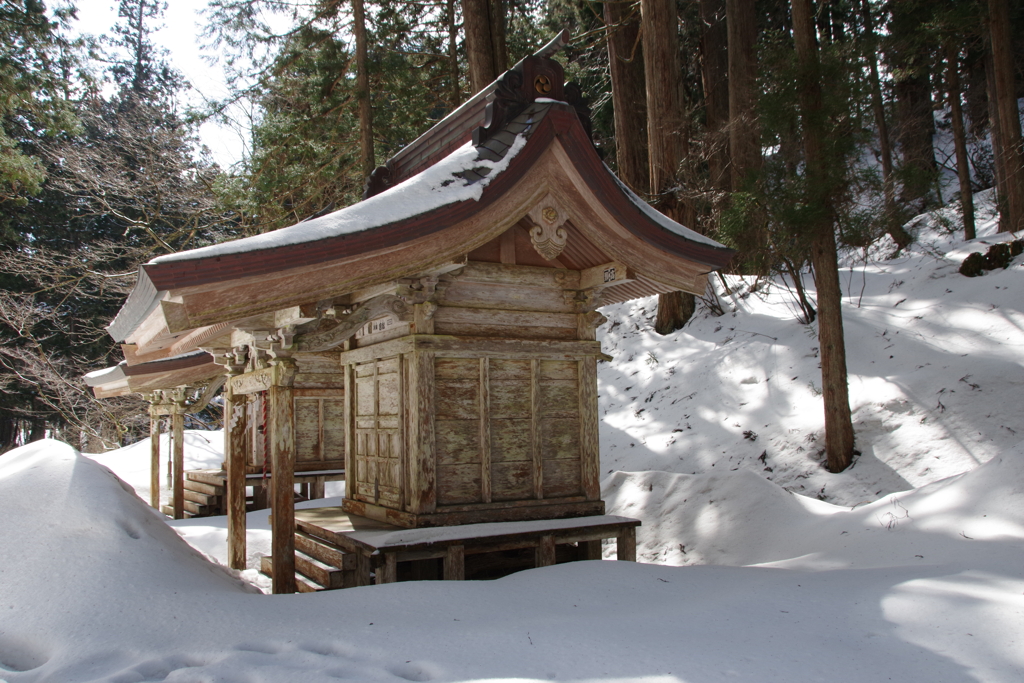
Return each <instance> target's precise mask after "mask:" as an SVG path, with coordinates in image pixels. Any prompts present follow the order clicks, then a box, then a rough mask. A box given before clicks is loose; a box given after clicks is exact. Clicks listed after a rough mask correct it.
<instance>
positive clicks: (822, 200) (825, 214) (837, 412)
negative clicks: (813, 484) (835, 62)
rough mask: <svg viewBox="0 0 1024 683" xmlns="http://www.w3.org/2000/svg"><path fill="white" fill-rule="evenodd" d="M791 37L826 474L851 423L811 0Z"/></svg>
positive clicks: (798, 13) (846, 460)
mask: <svg viewBox="0 0 1024 683" xmlns="http://www.w3.org/2000/svg"><path fill="white" fill-rule="evenodd" d="M792 9H793V38H794V42H795V44H796V56H797V64H798V68H799V70H800V83H799V100H800V118H801V121H802V124H803V138H804V161H805V164H806V173H807V187H808V190H807V192H808V197H807V199H808V204H809V205H810V206H811V207H813V208H815V209H817V210H816V211H815V212H814V214H813V215H814V218H813V220H814V221H815V224H814V225H812V226H810V227H811V234H812V241H811V263H812V264H813V265H814V276H815V284H816V285H817V290H818V343H819V351H820V354H821V385H822V391H823V393H824V399H825V453H826V457H827V463H828V469H829V471H830V472H842V471H843V470H845V469H846V468H847V467H849V466H850V462H851V461H852V459H853V421H852V418H851V415H850V397H849V387H848V385H847V373H846V347H845V344H844V341H843V312H842V290H841V289H840V285H839V265H838V254H837V253H836V237H835V230H834V228H833V224H832V207H831V204H832V202H831V196H830V194H831V189H830V184H829V182H828V180H827V172H826V169H825V164H826V163H827V161H826V159H825V157H824V151H823V130H824V125H823V124H824V122H823V121H822V116H823V114H822V94H821V76H820V69H819V66H818V44H817V40H816V37H815V26H814V7H813V6H812V3H811V0H793V1H792Z"/></svg>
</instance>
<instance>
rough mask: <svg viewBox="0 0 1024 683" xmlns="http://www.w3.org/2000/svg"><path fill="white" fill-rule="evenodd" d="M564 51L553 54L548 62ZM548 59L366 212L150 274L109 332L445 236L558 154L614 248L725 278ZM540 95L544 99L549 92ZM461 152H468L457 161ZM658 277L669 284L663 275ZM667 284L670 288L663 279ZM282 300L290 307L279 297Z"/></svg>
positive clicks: (533, 64) (469, 107)
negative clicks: (633, 179) (164, 310)
mask: <svg viewBox="0 0 1024 683" xmlns="http://www.w3.org/2000/svg"><path fill="white" fill-rule="evenodd" d="M560 39H561V37H560ZM560 39H556V41H552V44H551V45H549V46H548V47H547V48H545V50H547V52H548V53H550V52H551V49H552V48H551V46H552V45H556V43H558V42H559V40H560ZM556 47H557V45H556ZM545 50H542V51H541V52H539V53H538V54H537V55H533V56H531V57H528V58H526V59H525V60H523V61H522V62H520V63H519V64H517V65H516V67H514V68H513V69H511V70H509V71H508V72H506V73H505V74H503V76H502V77H501V78H499V79H498V80H497V81H495V83H493V84H492V85H491V86H489V87H488V88H487V89H485V90H484V91H482V93H480V94H478V95H477V96H475V97H474V98H472V99H471V100H470V101H469V102H467V103H466V104H465V105H463V106H462V107H460V108H459V109H457V110H456V111H454V112H452V114H451V115H449V116H448V117H446V118H445V119H444V120H443V121H441V122H440V123H439V124H437V125H435V126H434V127H433V128H431V130H430V131H428V132H427V133H425V134H424V135H423V136H421V137H420V138H418V139H417V140H416V141H415V142H413V143H412V144H411V145H409V147H407V148H406V149H405V150H402V152H399V154H398V155H396V156H395V157H394V158H392V159H391V160H389V161H388V162H387V163H386V164H385V165H384V166H382V167H380V168H378V169H377V170H376V171H375V172H374V174H373V175H372V176H371V178H370V179H369V180H368V182H367V193H366V194H365V195H364V197H366V198H365V199H364V200H363V201H361V202H358V203H356V204H353V205H351V206H349V207H346V208H343V209H341V210H338V211H334V212H332V213H329V214H327V215H324V216H319V217H316V218H312V219H309V220H306V221H302V222H300V223H298V224H296V225H293V226H290V227H287V228H282V229H280V230H276V231H273V232H269V233H265V234H261V235H255V236H252V237H247V238H242V239H237V240H233V241H229V242H224V243H222V244H216V245H212V246H208V247H202V248H199V249H193V250H189V251H184V252H180V253H176V254H168V255H165V256H160V257H157V258H155V259H153V260H152V261H150V262H149V263H146V264H144V265H143V266H142V268H141V269H140V275H139V280H138V282H137V284H136V287H135V289H134V290H133V292H132V294H131V295H130V296H129V298H128V301H126V302H125V305H124V306H123V307H122V309H121V311H120V312H119V313H118V315H117V317H115V319H114V320H113V321H112V322H111V324H110V326H108V331H109V333H110V334H111V336H113V337H114V338H115V339H117V340H118V341H124V340H126V339H128V338H129V337H130V336H131V335H133V334H136V333H137V331H138V330H139V329H140V326H142V325H143V323H144V321H146V320H149V319H151V318H152V317H153V316H160V315H161V314H160V312H159V311H157V310H156V309H157V308H158V307H161V305H162V303H163V304H164V305H167V304H170V305H176V304H173V303H172V300H173V299H174V296H177V294H176V293H180V292H188V291H198V290H200V289H206V290H209V288H211V287H222V286H228V285H229V284H230V283H235V282H242V281H245V280H247V279H248V280H249V281H251V280H252V278H257V277H263V276H265V277H283V275H282V274H284V273H289V272H295V273H297V272H299V271H301V270H303V269H305V270H308V269H311V268H312V269H316V268H323V267H324V266H325V265H327V264H339V263H352V262H353V259H368V258H369V259H372V258H378V257H380V256H381V255H383V254H387V253H389V252H394V251H395V250H396V249H398V248H399V247H402V246H403V245H410V244H417V243H420V242H421V241H422V240H423V239H425V238H429V237H430V236H432V235H435V234H437V235H440V234H441V233H442V232H443V231H445V230H447V229H448V226H451V225H456V224H459V223H460V222H463V223H464V222H465V221H467V220H470V219H471V217H472V216H474V215H475V214H477V213H478V212H481V211H483V210H484V208H485V207H487V206H488V205H491V204H494V203H495V202H498V201H500V198H501V197H502V196H503V195H504V193H506V192H507V191H508V190H509V189H510V188H511V187H513V186H514V185H515V183H516V182H517V181H518V180H519V179H520V178H522V177H524V176H525V175H526V174H529V173H530V172H531V169H533V168H534V166H533V165H534V164H535V163H536V162H537V160H538V159H539V158H540V157H541V155H542V154H543V153H544V150H546V149H548V148H549V147H551V146H552V145H556V146H560V148H561V149H564V150H565V153H566V154H568V155H569V157H570V159H569V161H570V163H571V164H572V165H573V166H574V167H575V171H574V172H575V173H578V174H579V177H580V178H582V182H583V183H585V185H586V186H587V187H589V188H590V190H589V192H591V195H590V196H591V197H593V198H594V199H596V200H597V201H598V202H599V203H600V204H601V205H602V209H601V210H602V211H605V214H604V215H606V216H609V217H610V218H611V219H612V220H613V221H614V222H616V223H617V224H619V225H621V226H622V227H623V228H624V230H623V231H622V232H621V233H620V235H621V236H620V237H617V238H616V239H622V236H624V235H628V234H632V237H629V239H633V238H639V239H640V240H642V241H643V242H646V243H647V244H649V245H651V246H652V247H654V248H656V249H659V250H660V251H661V252H663V253H665V254H667V255H671V256H673V257H675V258H682V259H685V260H686V262H688V263H690V264H693V265H695V266H698V267H700V268H702V269H704V272H707V271H711V270H715V269H718V268H721V267H724V266H725V265H726V264H727V263H728V261H729V260H730V258H731V256H732V254H733V252H732V251H731V250H730V249H727V248H725V247H723V246H722V245H720V244H718V243H717V242H715V241H714V240H712V239H710V238H708V237H706V236H704V235H701V234H699V233H697V232H695V231H693V230H690V229H689V228H686V227H684V226H682V225H680V224H678V223H676V222H675V221H673V220H671V219H669V218H668V217H666V216H664V215H663V214H661V213H659V212H658V211H656V210H655V209H653V208H651V207H650V206H649V205H648V204H647V203H646V202H645V201H644V200H643V199H641V198H639V197H637V196H636V195H635V194H634V193H633V192H631V191H630V190H629V189H628V188H627V187H626V186H625V185H624V184H622V183H621V182H620V181H619V180H618V179H617V178H616V177H615V176H614V174H613V173H612V172H611V171H610V169H608V168H607V166H605V165H604V164H603V163H602V162H601V160H600V158H599V156H598V154H597V151H596V150H595V148H594V146H593V143H592V141H591V140H590V133H589V116H588V114H587V112H588V110H587V109H586V105H585V104H584V103H583V101H582V98H581V95H580V94H579V90H578V88H576V87H574V86H573V85H572V84H564V83H563V75H562V67H561V65H559V64H558V63H557V62H555V61H553V60H551V59H549V58H548V56H547V54H544V55H542V53H544V52H545ZM542 79H547V80H546V81H544V82H542ZM541 85H545V87H546V88H547V89H546V90H543V91H542V89H541ZM534 86H536V87H534ZM538 93H541V94H544V95H550V96H538ZM477 109H480V110H481V112H482V116H483V118H482V120H481V118H480V116H478V115H477V114H479V113H480V112H477ZM470 112H477V113H476V114H471V113H470ZM470 137H471V138H472V139H471V140H468V141H464V140H466V139H467V138H470ZM463 141H464V142H463ZM456 143H461V145H460V146H458V147H457V148H455V149H454V150H451V149H450V148H451V147H452V146H453V145H455V144H456ZM524 150H527V152H524ZM520 157H522V159H520ZM417 169H419V170H417ZM410 173H411V174H412V175H409V174H410ZM594 199H591V201H594ZM456 247H457V245H455V246H449V247H446V248H447V249H448V250H449V251H451V250H452V249H455V248H456ZM469 250H471V249H466V250H464V251H463V253H465V252H466V251H469ZM403 253H410V252H403ZM435 256H438V257H440V256H444V255H443V254H440V253H439V254H435ZM405 258H410V257H405ZM417 258H418V256H416V255H413V256H412V257H411V259H410V264H409V267H410V268H414V267H415V266H417V264H416V263H414V261H416V259H417ZM446 258H453V256H452V255H448V256H447V257H446ZM392 265H393V264H392ZM419 265H420V266H422V264H419ZM410 272H417V271H415V270H411V271H410ZM662 274H663V275H666V274H665V271H664V269H663V270H662ZM392 277H394V274H392ZM399 277H404V275H399ZM364 279H365V278H364ZM655 279H659V278H657V277H656V278H655ZM663 281H664V282H672V279H671V277H669V276H667V275H666V279H664V280H663ZM282 282H283V281H282ZM290 282H292V283H294V282H295V280H294V279H292V280H290ZM369 284H372V283H369V282H368V281H366V282H364V283H363V286H367V285H369ZM292 286H294V285H292ZM172 295H174V296H172ZM275 296H277V300H283V299H284V297H283V296H281V295H280V293H278V294H276V295H275ZM320 298H322V297H321V296H316V297H315V298H314V300H319V299H320ZM177 300H179V301H180V299H177ZM227 319H228V318H227V317H225V316H224V315H221V316H220V318H218V320H227ZM189 320H191V318H189ZM199 320H200V319H197V321H199ZM206 320H208V318H203V319H201V321H200V322H197V323H194V324H193V323H190V322H188V321H186V322H185V323H184V324H183V325H178V327H177V329H181V330H185V329H188V328H195V327H196V326H197V325H202V324H208V323H207V322H205V321H206ZM210 322H216V321H214V320H210Z"/></svg>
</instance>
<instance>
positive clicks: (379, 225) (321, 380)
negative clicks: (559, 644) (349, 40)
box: [109, 35, 732, 592]
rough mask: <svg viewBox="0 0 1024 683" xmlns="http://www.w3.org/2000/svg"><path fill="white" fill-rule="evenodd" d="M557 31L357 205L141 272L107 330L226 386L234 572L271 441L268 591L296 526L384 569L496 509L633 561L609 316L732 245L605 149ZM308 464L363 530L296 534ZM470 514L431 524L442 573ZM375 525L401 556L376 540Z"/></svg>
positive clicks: (288, 559)
mask: <svg viewBox="0 0 1024 683" xmlns="http://www.w3.org/2000/svg"><path fill="white" fill-rule="evenodd" d="M564 41H565V36H564V35H563V36H560V37H559V38H558V39H556V40H555V41H553V42H552V43H551V44H550V45H549V46H547V47H546V48H544V49H542V50H541V51H539V52H538V53H537V54H535V55H533V56H530V57H528V58H526V59H524V60H523V61H522V62H520V63H519V64H517V65H516V66H515V67H513V68H512V69H511V70H509V71H508V72H506V73H505V74H504V75H502V77H501V78H499V79H498V80H497V81H496V82H495V83H493V84H492V85H491V86H489V87H488V88H486V89H484V90H483V91H481V92H480V93H478V94H477V95H476V96H475V97H473V98H472V99H471V100H469V101H468V102H466V103H465V104H464V105H463V106H461V107H460V108H459V109H457V110H456V111H455V112H453V113H452V114H450V115H449V116H448V117H446V118H445V119H444V120H442V121H441V122H440V123H438V124H437V125H436V126H434V127H433V128H432V129H430V130H429V131H428V132H427V133H425V134H424V135H423V136H421V137H420V138H419V139H418V140H416V141H415V142H413V143H412V144H410V145H409V146H408V147H406V148H405V149H403V150H402V151H401V152H400V153H398V154H397V155H396V156H395V157H394V158H392V159H391V160H389V161H388V162H387V163H386V164H385V165H384V166H382V167H380V168H378V169H377V170H376V171H375V172H374V174H373V175H372V176H371V178H370V179H369V181H368V183H367V191H366V194H365V196H364V200H363V201H362V202H359V203H357V204H354V205H352V206H350V207H347V208H345V209H342V210H340V211H337V212H334V213H331V214H328V215H325V216H321V217H318V218H313V219H310V220H307V221H304V222H302V223H299V224H297V225H294V226H292V227H289V228H285V229H282V230H278V231H276V232H271V233H267V234H263V235H258V236H255V237H250V238H245V239H239V240H235V241H232V242H227V243H223V244H218V245H214V246H210V247H204V248H200V249H195V250H192V251H187V252H182V253H177V254H171V255H167V256H162V257H159V258H156V259H154V260H153V261H151V262H149V263H147V264H145V265H144V266H142V268H141V272H140V275H139V282H138V284H137V285H136V287H135V290H134V291H133V293H132V294H131V296H130V297H129V299H128V301H127V302H126V303H125V305H124V307H123V308H122V310H121V312H120V313H119V314H118V316H117V318H116V319H115V320H114V321H113V323H112V324H111V325H110V327H109V330H110V333H111V334H112V335H113V336H114V337H115V338H116V339H117V340H119V341H121V342H123V344H124V348H125V353H126V358H127V359H128V360H127V364H128V369H129V370H131V368H132V367H133V366H135V365H138V364H140V363H148V362H153V361H160V360H162V359H171V358H179V357H181V356H182V354H188V353H194V352H196V351H198V350H202V351H205V352H206V353H208V354H210V356H211V357H212V358H213V359H214V361H215V362H216V363H218V364H219V366H220V367H221V368H222V372H223V374H224V375H226V376H227V377H228V379H227V384H226V386H225V398H226V401H225V424H226V426H227V429H226V434H227V436H226V462H227V475H226V476H227V497H228V505H227V509H228V514H229V536H230V553H229V554H230V557H231V564H232V566H234V567H242V566H244V559H245V551H244V542H245V541H244V539H245V537H244V523H245V518H244V505H245V486H244V484H245V479H244V476H245V474H246V472H247V467H251V466H253V464H254V463H255V462H262V460H263V457H264V454H268V455H269V470H270V472H271V479H272V501H271V504H272V508H273V511H272V529H273V533H274V540H273V577H274V587H275V591H276V592H291V591H293V590H294V589H295V582H294V570H295V561H294V558H295V543H296V538H299V539H300V541H299V543H300V545H302V543H304V542H305V541H303V540H302V539H304V538H306V536H304V535H303V534H307V535H309V534H311V535H313V536H316V537H317V538H318V539H319V540H320V541H329V540H331V539H332V538H333V539H334V540H335V542H334V546H335V549H336V550H340V551H341V552H342V553H348V554H352V555H355V556H357V558H358V559H359V562H370V561H372V562H377V563H378V564H377V565H374V567H375V569H374V568H371V571H375V573H376V575H377V577H378V580H381V579H382V577H383V580H394V577H395V576H396V573H395V563H396V562H402V561H404V560H403V558H412V557H413V556H414V555H415V553H417V552H418V553H420V554H419V555H415V556H416V557H426V556H428V555H430V553H431V552H434V551H435V550H437V548H434V550H430V549H429V548H427V546H424V545H423V543H422V542H420V541H418V540H417V538H418V537H417V536H416V533H414V532H413V531H411V530H416V529H421V528H423V527H439V526H443V527H453V526H456V525H485V526H486V529H485V527H484V526H481V527H479V528H480V529H481V530H482V531H481V534H483V535H489V536H491V537H495V536H501V537H502V538H505V537H506V536H507V535H508V534H507V533H506V532H507V531H508V530H509V529H508V528H506V527H501V526H500V525H499V527H495V526H494V525H493V523H508V522H515V523H521V524H522V525H525V526H521V530H522V533H523V534H527V535H529V534H533V535H534V536H535V537H536V538H534V536H530V538H531V539H533V540H531V541H530V543H534V542H535V543H536V544H537V545H536V546H535V547H536V548H538V550H537V552H538V553H539V554H538V557H542V556H543V557H547V558H548V559H549V560H551V561H553V559H551V558H553V557H554V555H553V553H554V548H555V544H567V543H578V544H588V543H592V542H594V539H595V538H597V539H599V538H600V537H601V536H600V534H602V533H603V534H604V537H608V536H609V535H611V536H617V537H618V538H619V539H620V544H621V545H620V547H622V548H624V550H623V552H624V553H625V555H627V556H628V555H629V553H630V552H633V550H632V549H630V548H628V547H626V546H628V538H629V534H630V533H632V529H633V527H634V526H635V525H636V524H638V522H635V521H630V520H625V521H621V520H622V519H623V518H607V517H600V516H602V515H603V513H604V503H603V501H602V500H601V495H600V486H599V474H600V452H599V443H598V405H597V363H598V361H599V360H601V359H602V358H604V357H605V356H604V354H603V353H602V351H601V345H600V343H599V342H598V341H597V340H596V334H595V331H596V328H597V327H598V326H599V325H600V324H601V323H602V322H603V321H604V317H603V316H602V315H601V314H600V313H599V312H598V311H597V310H596V309H597V308H598V307H600V306H602V305H605V304H611V303H616V302H623V301H628V300H631V299H635V298H638V297H644V296H649V295H652V294H657V293H661V292H670V291H675V290H683V291H686V292H692V293H695V294H702V293H703V292H704V290H705V286H706V281H707V275H708V273H709V272H711V271H713V270H715V269H718V268H722V267H723V266H725V265H726V263H727V262H728V261H729V259H730V257H731V255H732V252H731V251H730V250H728V249H726V248H724V247H722V246H721V245H719V244H717V243H715V242H714V241H712V240H710V239H708V238H706V237H703V236H701V235H699V234H697V233H696V232H693V231H691V230H689V229H687V228H685V227H683V226H681V225H679V224H677V223H675V222H673V221H671V220H669V219H668V218H666V217H665V216H663V215H662V214H660V213H658V212H657V211H655V210H654V209H652V208H650V207H649V206H648V205H647V204H646V203H645V202H644V201H643V200H641V199H639V198H637V197H636V196H635V195H633V194H632V193H631V192H630V191H629V190H628V189H627V188H626V187H625V186H624V185H622V183H621V182H619V181H618V179H616V178H615V176H614V175H613V174H612V173H611V172H610V171H609V169H608V168H607V167H606V166H605V165H604V164H603V163H602V162H601V159H600V157H599V155H598V153H597V151H596V150H595V148H594V145H593V143H592V141H591V139H590V136H589V132H588V131H589V118H588V114H587V110H586V107H585V105H584V104H583V102H582V100H581V98H580V93H579V89H578V88H577V87H576V86H574V85H573V84H565V83H564V78H563V71H562V67H561V65H559V64H558V62H556V61H554V60H552V59H551V55H552V54H554V53H555V52H557V50H558V49H559V48H560V47H561V46H562V45H563V44H564ZM168 388H169V387H168ZM308 463H315V465H314V466H315V467H322V468H330V467H343V468H344V471H345V475H346V476H345V497H344V502H343V505H342V508H341V509H340V510H338V511H336V512H335V513H329V514H334V515H335V518H334V520H335V522H337V520H338V519H340V517H339V516H342V517H344V518H345V520H347V521H343V522H342V523H341V524H342V526H345V525H346V524H347V525H349V526H347V527H345V528H346V529H348V530H349V531H352V533H350V534H348V535H346V533H347V532H346V533H342V532H339V531H337V528H335V527H332V526H331V523H328V521H325V519H326V518H325V517H324V516H323V515H324V514H328V513H319V514H320V516H319V517H318V516H317V515H309V514H300V515H299V521H298V524H299V529H300V534H299V536H298V537H296V535H295V531H296V520H295V512H294V506H293V491H294V488H293V481H294V479H293V477H294V473H295V472H296V470H300V471H301V470H302V468H303V467H305V466H306V464H308ZM595 516H597V517H596V519H595ZM573 519H576V520H577V521H576V522H572V521H571V520H573ZM318 520H319V521H318ZM544 520H548V521H550V520H556V521H557V523H554V522H552V523H551V524H549V525H548V526H547V527H545V525H544V524H542V523H541V522H542V521H544ZM587 520H589V521H587ZM615 520H620V521H615ZM627 522H629V523H627ZM332 523H333V522H332ZM616 524H617V525H618V526H615V525H616ZM602 525H604V526H602ZM609 525H611V526H609ZM627 527H628V530H627ZM339 528H340V527H339ZM472 528H478V527H466V531H465V532H462V531H459V530H457V529H456V530H446V531H445V533H440V530H434V531H433V532H432V533H433V534H434V536H433V538H435V539H437V538H443V539H447V540H445V541H444V542H443V543H442V545H444V550H443V552H441V551H438V552H440V554H435V555H430V556H436V557H441V556H443V557H444V561H445V567H446V573H447V572H448V571H449V569H450V570H451V571H452V572H453V573H454V574H455V575H458V569H457V563H458V561H459V559H458V558H459V557H460V553H462V552H463V550H452V548H463V547H464V548H465V549H466V550H465V552H467V553H469V552H470V550H468V548H470V545H464V543H463V541H465V542H466V543H470V541H467V540H466V538H465V537H466V535H467V533H469V531H468V530H469V529H472ZM516 528H520V527H516ZM332 529H333V530H332ZM360 529H364V530H366V532H365V533H364V534H363V535H362V536H360ZM403 529H404V530H406V531H402V530H403ZM318 530H319V532H322V533H319V532H318ZM587 530H589V531H587ZM484 532H486V533H484ZM439 533H440V535H438V534H439ZM517 533H518V532H517ZM332 534H333V535H332ZM374 534H377V535H376V536H374ZM389 534H390V535H389ZM396 534H397V535H396ZM384 536H387V537H388V538H390V539H391V541H389V542H391V543H392V545H391V546H388V548H391V549H392V550H393V552H390V554H389V552H386V549H384V546H380V545H376V546H375V545H373V543H377V542H378V541H379V539H381V538H383V537H384ZM371 537H372V538H376V539H378V541H373V542H371ZM399 537H400V540H401V543H399V541H398V540H396V539H399ZM424 538H425V536H424ZM523 538H525V536H524V537H523ZM460 539H461V540H460ZM624 539H625V540H624ZM307 540H308V539H307ZM421 540H422V539H421ZM380 542H383V541H380ZM502 543H505V546H503V547H511V546H509V545H508V543H511V541H509V540H508V539H507V538H506V539H505V540H503V541H502ZM395 544H397V545H395ZM417 544H418V545H417ZM499 545H500V544H499ZM399 546H401V548H402V549H403V550H401V551H398V550H394V548H398V547H399ZM495 547H497V545H496V546H495ZM581 547H582V546H581ZM367 548H369V549H367ZM581 552H582V551H581ZM588 552H590V556H592V552H591V551H588ZM402 553H406V554H405V555H403V554H402ZM424 553H426V554H424ZM381 558H383V559H381ZM453 558H454V559H453ZM339 562H340V560H339ZM350 565H351V563H350ZM349 568H350V567H349ZM364 569H365V568H364ZM360 571H361V572H362V574H361V576H365V575H366V571H365V570H360Z"/></svg>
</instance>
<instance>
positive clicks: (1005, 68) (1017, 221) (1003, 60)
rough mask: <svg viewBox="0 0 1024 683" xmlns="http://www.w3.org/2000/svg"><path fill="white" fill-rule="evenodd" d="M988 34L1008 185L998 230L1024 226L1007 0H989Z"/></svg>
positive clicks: (1023, 185)
mask: <svg viewBox="0 0 1024 683" xmlns="http://www.w3.org/2000/svg"><path fill="white" fill-rule="evenodd" d="M988 20H989V35H990V38H991V43H990V44H991V46H992V71H993V76H994V78H993V81H992V83H993V85H994V86H995V103H996V109H998V110H999V128H1000V132H1001V134H1002V136H1001V137H1002V151H1003V154H1002V157H1003V175H1004V183H1005V186H1006V200H1005V203H1006V209H1007V215H1006V219H1007V220H1005V221H1000V222H999V232H1017V231H1018V230H1024V159H1022V158H1021V131H1020V112H1019V111H1018V109H1017V95H1016V88H1015V83H1014V64H1013V41H1012V37H1011V34H1010V7H1009V3H1008V2H1007V0H988Z"/></svg>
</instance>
